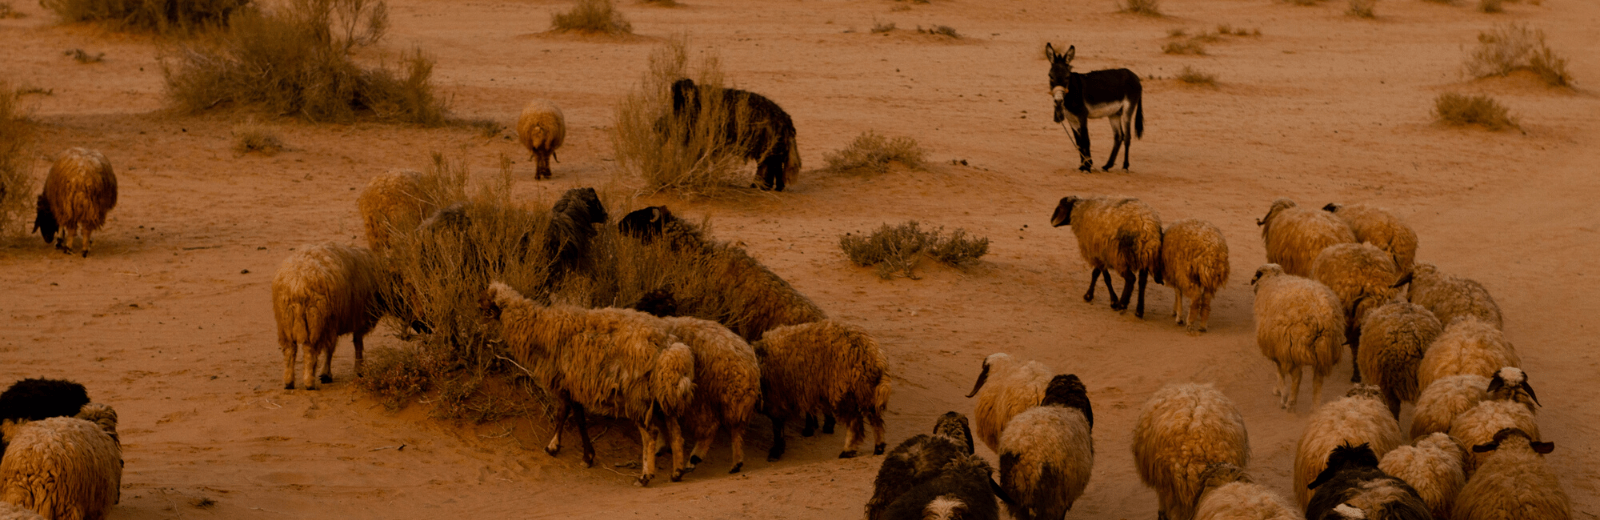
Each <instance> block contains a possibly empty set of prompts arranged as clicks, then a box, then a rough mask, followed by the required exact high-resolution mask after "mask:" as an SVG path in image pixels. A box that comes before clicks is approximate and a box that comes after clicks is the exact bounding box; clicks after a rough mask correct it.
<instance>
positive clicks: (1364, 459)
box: [1306, 442, 1378, 489]
mask: <svg viewBox="0 0 1600 520" xmlns="http://www.w3.org/2000/svg"><path fill="white" fill-rule="evenodd" d="M1376 467H1378V455H1377V454H1375V453H1373V452H1372V446H1370V445H1368V444H1367V443H1365V442H1363V443H1361V444H1360V445H1358V446H1351V445H1350V443H1349V442H1346V443H1344V444H1341V445H1339V446H1338V447H1335V448H1334V449H1333V451H1332V452H1330V453H1328V466H1327V467H1326V468H1323V470H1322V473H1321V474H1318V475H1317V479H1316V480H1313V481H1311V483H1310V484H1308V485H1306V489H1316V488H1317V487H1318V486H1321V485H1322V484H1324V483H1326V482H1328V480H1330V479H1332V478H1333V477H1334V475H1338V474H1339V472H1341V471H1344V470H1345V469H1346V468H1376Z"/></svg>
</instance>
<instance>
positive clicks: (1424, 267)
mask: <svg viewBox="0 0 1600 520" xmlns="http://www.w3.org/2000/svg"><path fill="white" fill-rule="evenodd" d="M1407 284H1410V286H1411V287H1410V289H1409V292H1408V293H1407V298H1409V299H1410V300H1411V303H1415V304H1417V305H1421V306H1423V307H1427V308H1428V310H1430V311H1433V315H1434V316H1437V317H1438V318H1439V323H1444V324H1449V323H1450V322H1452V321H1455V319H1456V317H1457V316H1475V317H1477V318H1478V319H1480V320H1483V321H1484V322H1486V323H1488V324H1490V325H1494V328H1497V329H1499V328H1503V325H1504V323H1503V321H1502V319H1501V316H1500V305H1499V304H1496V303H1495V302H1494V297H1493V296H1490V295H1489V290H1488V289H1485V288H1484V287H1483V284H1481V283H1478V282H1477V281H1475V280H1472V279H1470V278H1462V277H1459V276H1452V275H1448V274H1444V273H1440V272H1439V268H1438V267H1435V266H1434V265H1433V264H1416V266H1414V267H1413V268H1412V269H1411V272H1410V273H1408V275H1407V276H1402V277H1400V279H1399V280H1397V281H1395V287H1400V286H1404V285H1407Z"/></svg>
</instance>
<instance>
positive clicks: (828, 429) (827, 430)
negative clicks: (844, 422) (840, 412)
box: [822, 417, 833, 435]
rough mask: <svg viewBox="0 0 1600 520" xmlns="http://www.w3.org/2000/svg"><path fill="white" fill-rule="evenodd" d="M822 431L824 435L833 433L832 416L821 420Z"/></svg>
mask: <svg viewBox="0 0 1600 520" xmlns="http://www.w3.org/2000/svg"><path fill="white" fill-rule="evenodd" d="M822 433H823V434H824V435H833V418H831V417H828V418H824V419H823V420H822Z"/></svg>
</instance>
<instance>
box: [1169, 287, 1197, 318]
mask: <svg viewBox="0 0 1600 520" xmlns="http://www.w3.org/2000/svg"><path fill="white" fill-rule="evenodd" d="M1172 317H1173V319H1175V320H1176V321H1177V322H1178V325H1183V289H1179V288H1178V287H1177V286H1176V285H1174V286H1173V287H1172ZM1190 317H1191V318H1192V317H1193V316H1192V315H1191V316H1190Z"/></svg>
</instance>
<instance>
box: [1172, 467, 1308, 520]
mask: <svg viewBox="0 0 1600 520" xmlns="http://www.w3.org/2000/svg"><path fill="white" fill-rule="evenodd" d="M1194 519H1195V520H1305V516H1304V515H1301V514H1300V510H1299V509H1296V508H1295V507H1293V506H1290V505H1289V501H1287V500H1284V499H1283V497H1280V496H1278V494H1277V493H1273V492H1272V491H1270V490H1268V489H1267V487H1266V486H1263V485H1260V484H1256V483H1255V482H1254V481H1252V480H1251V479H1250V475H1249V474H1247V473H1245V471H1244V469H1243V468H1240V467H1238V466H1235V465H1233V464H1230V463H1227V462H1218V463H1215V464H1212V465H1211V466H1210V467H1207V468H1206V471H1205V473H1202V474H1201V475H1200V496H1199V497H1197V498H1196V499H1195V506H1194Z"/></svg>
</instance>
